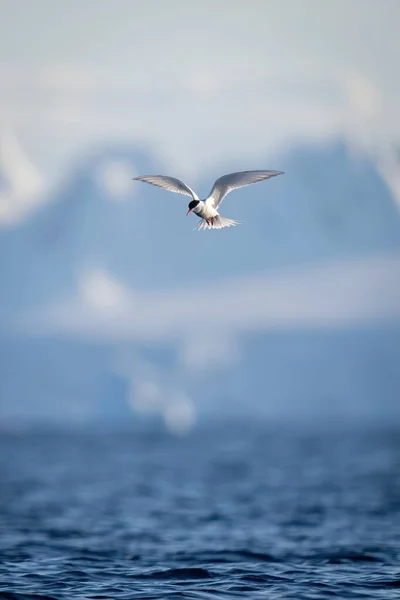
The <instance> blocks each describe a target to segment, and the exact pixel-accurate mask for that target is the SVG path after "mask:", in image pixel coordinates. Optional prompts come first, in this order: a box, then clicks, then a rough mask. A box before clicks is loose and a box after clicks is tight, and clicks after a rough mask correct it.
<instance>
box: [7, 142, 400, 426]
mask: <svg viewBox="0 0 400 600" xmlns="http://www.w3.org/2000/svg"><path fill="white" fill-rule="evenodd" d="M235 167H237V165H235ZM247 168H272V169H281V170H283V171H285V175H284V176H282V177H279V178H276V179H274V180H271V181H269V182H265V183H261V184H258V185H255V186H250V187H249V188H245V189H243V190H241V191H240V192H236V193H232V195H231V196H229V197H228V198H227V199H226V200H225V201H224V203H223V205H222V208H221V212H222V214H224V215H226V216H228V217H232V218H235V219H238V220H239V221H242V223H243V225H241V226H239V227H237V228H234V229H230V230H224V231H222V232H193V231H192V229H193V227H194V225H195V223H196V221H195V217H192V216H191V217H190V218H188V219H186V218H185V212H186V198H183V197H180V196H176V195H172V194H168V193H167V192H164V191H162V190H158V189H156V188H152V187H151V186H147V185H144V184H139V183H136V182H132V181H131V178H132V177H134V176H135V175H136V174H140V173H142V174H143V173H149V172H163V171H164V169H163V167H162V165H161V164H160V163H159V162H158V161H157V160H156V159H155V158H154V157H152V156H151V155H150V154H146V153H145V152H143V151H142V150H140V149H138V148H135V147H133V148H130V147H124V148H107V149H104V150H103V151H99V152H97V153H95V154H93V155H91V156H89V157H87V158H86V159H85V160H84V161H82V162H81V163H80V164H79V165H77V166H75V168H73V169H72V170H71V172H70V173H69V175H68V176H67V178H66V179H65V181H64V182H63V185H62V186H61V187H60V188H59V189H57V190H54V191H53V197H50V198H49V199H48V202H47V203H46V204H44V205H41V206H40V207H39V208H38V209H37V210H36V212H33V213H32V214H30V215H28V216H27V217H26V218H25V219H23V220H21V221H19V222H18V223H16V224H15V225H14V226H11V227H7V228H3V229H0V277H1V286H0V310H1V314H2V315H3V319H2V321H3V324H4V323H7V322H14V323H18V319H19V316H20V315H23V314H26V312H27V311H31V312H33V313H35V312H36V313H37V312H38V311H39V312H40V311H42V313H43V312H44V313H45V312H46V310H47V308H48V307H54V306H56V305H57V304H62V303H63V302H65V300H66V299H71V298H74V297H75V296H76V295H77V294H78V293H79V289H80V285H81V282H82V277H83V276H84V274H85V273H86V272H88V271H90V270H93V269H103V270H104V271H106V272H107V273H110V274H112V276H113V277H115V278H116V280H117V281H119V282H121V284H122V285H123V286H124V288H126V289H128V290H132V292H135V291H138V290H140V291H148V292H152V293H155V292H156V291H157V290H160V291H161V290H165V289H173V288H177V287H179V288H182V287H185V286H187V285H191V284H193V283H194V282H196V283H197V284H199V283H203V284H204V286H205V287H206V286H208V285H213V284H215V283H216V282H219V281H221V279H224V280H225V279H229V278H230V277H233V276H246V275H248V274H258V273H270V272H274V271H275V272H276V271H278V272H279V269H281V268H283V267H287V266H293V267H294V266H298V265H302V264H305V263H309V262H316V263H321V264H324V262H325V261H328V262H329V261H332V260H342V259H343V260H346V259H354V258H356V257H362V256H368V255H370V254H374V253H377V252H381V251H382V252H383V251H397V250H399V251H400V216H399V213H398V209H397V208H396V205H395V203H394V202H393V200H392V197H391V195H390V192H389V190H388V188H387V186H386V185H385V182H384V181H383V180H382V179H381V177H380V176H379V174H378V173H377V171H376V169H375V167H374V165H373V164H372V163H371V162H370V161H368V160H367V159H360V158H358V159H356V158H354V157H353V156H352V155H351V154H349V153H348V152H347V150H346V147H345V146H344V145H341V144H336V145H332V146H327V147H307V148H297V149H294V150H293V151H292V152H290V153H289V154H288V155H287V156H286V157H284V159H283V160H280V161H279V164H269V163H268V164H257V165H248V164H244V165H243V169H247ZM229 170H233V169H231V168H230V167H229V166H227V167H226V169H224V170H223V171H226V172H227V171H229ZM221 174H222V172H220V171H219V172H215V173H207V174H205V176H204V177H202V179H201V180H200V181H198V182H191V181H188V183H189V185H191V186H192V187H194V188H195V189H196V191H197V192H198V193H199V195H200V196H205V195H206V194H207V192H208V191H209V189H210V187H211V185H212V183H213V179H214V178H215V177H217V176H218V175H221ZM175 175H176V176H177V177H179V176H180V174H179V173H176V174H175ZM232 302H235V298H232ZM193 324H194V326H198V327H201V323H200V324H197V325H196V315H194V316H193ZM5 329H6V328H4V327H3V330H4V333H3V336H2V338H1V339H0V351H1V355H2V361H1V367H0V368H1V378H0V379H1V384H0V416H3V418H7V419H12V418H17V417H21V416H24V415H25V416H28V417H29V418H33V417H34V416H36V417H37V418H44V417H45V416H48V417H50V418H53V417H54V418H56V417H61V418H66V417H68V416H70V417H74V418H82V419H87V418H92V417H94V416H101V415H103V416H105V415H111V414H115V416H116V417H117V416H118V415H119V416H120V417H121V418H125V416H126V414H128V412H129V409H128V408H127V407H128V406H129V402H131V401H132V402H133V404H135V400H134V399H133V400H132V395H134V394H135V391H134V389H135V381H131V380H129V381H127V379H126V377H125V376H124V373H122V375H121V373H120V372H119V371H118V369H116V368H115V357H116V355H118V356H119V355H120V354H121V352H122V354H124V353H125V354H126V352H125V351H126V345H127V342H126V341H121V340H120V341H118V340H115V339H114V340H112V341H111V340H110V341H109V342H107V341H104V340H103V341H102V342H101V343H94V342H93V340H84V339H74V340H70V341H66V340H64V339H60V337H59V336H58V335H57V334H54V335H51V334H49V333H48V332H47V333H46V334H44V333H43V334H40V331H39V332H36V336H35V338H28V337H27V336H24V335H23V334H22V335H21V331H19V332H18V335H17V334H16V333H13V331H12V329H11V330H10V329H8V330H7V333H5ZM235 343H236V344H237V345H238V347H239V352H238V355H239V358H238V360H237V361H236V362H235V361H232V362H231V363H228V364H227V365H226V366H225V367H224V369H222V370H221V371H220V372H219V374H215V373H214V372H213V373H212V375H211V377H212V379H211V383H210V379H209V376H207V377H206V378H205V379H203V380H202V379H201V378H200V379H199V378H198V377H197V378H196V377H195V376H194V375H193V373H189V372H187V373H186V372H183V371H182V372H180V371H179V369H177V362H176V353H177V348H176V340H174V339H173V338H171V339H167V340H165V341H164V342H163V344H164V351H162V352H160V351H157V348H158V349H160V347H161V346H160V341H159V340H158V341H154V343H153V344H152V343H148V344H147V345H146V344H143V343H142V342H138V341H132V342H131V343H130V344H128V346H129V347H128V355H129V353H134V354H135V356H136V358H135V361H136V363H137V364H138V365H141V364H142V363H145V364H148V363H151V365H153V367H154V369H153V371H152V375H149V377H150V379H152V378H153V379H154V377H156V378H157V377H159V375H160V372H162V373H163V376H162V377H161V380H162V382H164V383H161V384H160V385H165V386H168V385H171V386H172V388H174V389H175V387H176V386H177V387H178V388H179V389H180V388H182V389H184V390H185V393H187V394H190V395H191V396H192V397H193V398H194V400H195V402H196V403H197V404H199V403H200V404H201V409H200V410H204V411H205V412H207V411H208V412H211V411H215V409H216V406H219V407H220V408H221V410H226V409H227V407H228V406H230V407H233V406H235V407H236V409H237V410H238V411H239V412H240V411H241V410H242V411H246V410H252V411H253V410H261V412H265V413H266V414H268V411H270V412H271V411H272V412H279V411H280V410H281V411H283V412H290V411H292V409H293V407H296V411H293V412H300V413H301V411H302V407H304V410H306V408H305V407H306V406H307V407H308V409H307V410H308V411H309V412H310V411H311V413H315V412H318V410H319V409H318V407H320V408H321V406H324V403H327V404H326V405H325V407H327V406H328V404H329V406H330V409H331V410H333V409H334V408H335V407H336V409H337V410H341V411H344V412H346V411H350V412H353V413H355V414H357V410H364V412H368V411H369V412H371V414H373V413H374V411H375V412H377V413H379V411H380V410H381V409H382V410H383V408H385V410H384V412H385V411H386V412H387V411H389V412H390V411H393V410H394V408H396V407H395V406H394V405H395V404H396V403H395V401H394V398H396V397H397V396H398V394H399V392H400V375H399V372H400V369H398V368H397V366H398V358H399V356H400V337H399V335H398V334H397V333H396V331H393V330H392V331H388V330H384V329H379V330H376V328H375V329H374V330H372V329H371V330H370V331H369V332H365V331H364V332H360V331H356V330H352V329H351V327H350V328H349V330H347V331H342V332H335V333H333V332H331V333H329V332H324V333H321V332H314V333H313V332H310V331H303V332H290V331H287V332H286V333H280V332H275V333H274V334H273V336H271V335H270V334H266V333H262V332H260V333H258V334H254V332H253V333H251V334H250V333H249V334H248V335H247V336H246V337H243V336H242V337H240V338H239V339H237V340H236V341H235ZM149 352H150V358H149ZM138 357H139V358H138ZM136 363H135V364H136ZM153 367H152V368H153ZM142 372H143V369H142V368H141V367H140V366H136V367H135V368H134V369H132V373H133V375H132V377H133V380H135V377H136V378H138V379H140V377H142ZM168 373H169V375H168ZM124 377H125V378H124ZM172 379H173V383H172V384H171V380H172ZM166 381H169V383H168V384H167V383H165V382H166ZM224 398H225V400H224ZM321 403H322V404H321ZM357 407H359V408H357ZM360 407H364V408H363V409H362V408H360ZM368 407H369V408H368ZM367 408H368V410H367ZM321 411H322V412H323V411H324V409H322V408H321ZM328 412H329V411H328Z"/></svg>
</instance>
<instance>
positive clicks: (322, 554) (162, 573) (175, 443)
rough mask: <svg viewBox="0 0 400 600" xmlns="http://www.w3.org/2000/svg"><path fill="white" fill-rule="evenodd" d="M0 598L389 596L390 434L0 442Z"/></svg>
mask: <svg viewBox="0 0 400 600" xmlns="http://www.w3.org/2000/svg"><path fill="white" fill-rule="evenodd" d="M0 485H1V487H0V599H8V600H13V599H16V600H25V599H29V600H35V599H37V600H40V599H45V598H46V599H53V598H54V599H58V598H59V599H67V598H68V599H70V598H71V599H72V598H90V599H99V600H100V599H115V600H120V599H121V600H122V599H124V600H128V599H131V598H132V599H139V598H142V599H152V598H154V599H156V598H157V599H159V598H168V599H170V600H172V599H175V598H176V599H181V598H193V599H197V600H198V599H201V598H204V599H219V598H221V599H222V598H232V599H234V598H246V599H249V598H271V599H278V598H279V599H282V598H285V599H293V600H302V599H304V600H305V599H307V600H311V599H312V600H316V599H325V598H326V599H332V598H351V599H357V598H360V599H361V598H363V599H365V598H372V599H375V600H377V599H379V598H382V599H384V600H390V599H392V598H393V599H394V598H399V597H400V429H399V428H396V427H390V428H384V427H378V426H376V427H375V428H373V427H369V428H366V427H364V428H362V427H360V426H354V427H343V428H335V429H329V428H328V427H327V426H326V425H325V426H324V427H323V428H320V429H318V427H317V426H316V425H315V426H313V427H309V428H306V427H302V428H296V427H285V426H282V425H279V424H276V423H275V424H271V423H267V422H251V423H250V422H246V423H244V422H243V423H240V422H235V423H231V422H219V423H214V424H213V425H209V426H206V425H202V426H199V427H198V428H196V429H195V430H194V431H193V432H192V433H191V434H190V435H187V436H185V437H173V436H172V435H170V434H168V433H166V432H164V431H162V430H159V429H158V428H154V429H153V428H151V429H148V430H146V429H143V428H138V429H134V428H132V430H129V429H128V428H127V429H123V430H122V429H121V430H117V429H113V430H111V429H110V430H107V429H104V428H103V429H101V430H100V429H99V430H97V431H96V430H85V429H84V428H83V427H79V428H76V430H75V431H59V430H58V431H49V430H41V431H39V430H38V431H29V430H21V431H19V432H18V431H14V432H8V433H4V432H3V433H2V434H1V435H0Z"/></svg>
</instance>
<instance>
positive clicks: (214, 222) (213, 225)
mask: <svg viewBox="0 0 400 600" xmlns="http://www.w3.org/2000/svg"><path fill="white" fill-rule="evenodd" d="M235 225H240V223H239V221H234V220H233V219H228V218H227V217H222V216H221V215H217V216H216V217H213V218H212V219H201V221H200V223H198V224H197V225H196V227H195V229H198V230H200V229H223V228H224V227H234V226H235Z"/></svg>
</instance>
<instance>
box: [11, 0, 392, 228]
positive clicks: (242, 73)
mask: <svg viewBox="0 0 400 600" xmlns="http://www.w3.org/2000/svg"><path fill="white" fill-rule="evenodd" d="M22 7H23V10H22ZM0 14H1V19H0V115H1V117H0V134H1V135H2V136H3V138H5V142H4V144H5V145H6V148H8V146H7V144H9V143H13V142H9V141H8V140H9V139H10V136H15V137H16V138H17V140H18V143H19V144H21V146H22V148H23V152H24V154H25V155H26V156H27V157H28V158H29V160H30V161H31V162H32V167H33V168H32V169H31V172H30V177H29V178H28V180H29V181H32V189H33V190H37V191H40V192H42V191H43V189H44V188H46V186H50V185H52V184H53V183H54V182H56V181H58V180H60V179H62V177H63V175H64V172H65V169H66V168H67V167H68V166H69V165H70V164H71V163H72V162H73V161H74V160H76V159H77V157H79V156H81V155H82V154H84V153H85V152H87V151H88V150H90V149H91V148H93V147H96V146H97V145H99V144H104V143H107V142H110V141H112V142H117V141H132V140H135V141H139V142H140V143H143V144H147V145H149V146H150V147H151V148H152V150H154V151H155V152H156V153H157V155H158V156H159V157H160V158H161V159H162V161H163V164H165V168H166V169H167V168H168V169H173V170H174V171H175V172H177V173H179V174H181V176H182V178H185V177H186V178H190V180H191V181H193V182H194V183H195V182H196V179H197V178H198V177H199V173H200V171H201V170H205V169H212V168H215V166H216V165H218V166H220V167H221V168H223V167H225V165H226V166H227V167H232V168H236V167H237V166H239V165H242V164H243V162H246V165H245V167H244V168H251V165H252V164H255V162H256V161H257V160H259V157H260V154H261V153H263V155H264V156H265V157H266V158H267V159H269V160H270V161H271V162H273V163H274V164H273V165H272V167H271V168H278V167H277V166H276V165H277V164H278V163H279V156H280V154H281V153H282V152H284V151H285V149H286V148H287V147H288V146H289V145H293V144H294V143H296V142H303V141H306V140H309V139H312V140H321V141H324V140H326V139H331V138H335V137H341V138H346V139H348V140H349V143H351V144H353V145H354V147H355V148H358V149H360V148H361V149H362V151H368V152H372V153H374V154H375V155H376V156H377V161H378V162H380V164H382V165H384V166H383V167H382V169H383V170H384V171H385V176H386V177H387V178H388V180H390V185H392V186H393V188H395V189H396V191H397V193H398V195H399V197H400V182H399V176H398V174H397V169H396V168H395V165H394V164H393V163H394V159H393V151H392V145H393V144H396V143H398V140H399V137H400V119H399V117H398V106H399V103H400V80H399V78H398V77H397V76H396V73H397V68H398V56H399V42H398V22H399V17H400V4H399V3H398V1H397V0H384V1H382V0H352V1H351V2H348V1H347V0H324V1H323V2H321V1H320V0H281V1H280V2H275V1H270V0H251V1H249V2H246V3H244V2H242V1H241V0H216V1H215V0H212V1H208V0H205V1H204V2H201V3H195V2H184V1H182V0H181V1H177V0H168V1H165V2H164V1H163V0H154V1H152V2H143V1H136V0H83V1H77V0H71V2H69V3H68V5H66V4H64V3H62V2H54V1H53V0H36V1H35V2H24V0H0ZM244 157H245V158H244ZM278 166H279V165H278ZM27 187H29V184H27ZM25 200H26V198H24V200H23V201H21V203H24V202H25ZM9 204H11V205H12V204H13V203H9ZM14 204H15V203H14ZM25 204H26V205H27V206H29V201H27V202H25ZM32 204H34V202H33V203H32ZM15 210H17V209H15ZM12 211H13V208H12V206H9V207H7V208H6V209H2V210H1V209H0V213H1V214H0V219H2V220H3V221H6V220H7V218H8V217H7V213H10V214H11V212H12ZM20 212H23V210H22V211H20ZM2 215H4V216H3V217H2ZM10 218H11V219H12V218H14V217H12V216H10Z"/></svg>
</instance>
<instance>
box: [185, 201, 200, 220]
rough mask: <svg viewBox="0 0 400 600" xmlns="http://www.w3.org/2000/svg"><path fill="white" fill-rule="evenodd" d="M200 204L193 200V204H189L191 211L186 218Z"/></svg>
mask: <svg viewBox="0 0 400 600" xmlns="http://www.w3.org/2000/svg"><path fill="white" fill-rule="evenodd" d="M198 203H199V200H192V201H191V202H189V204H188V207H189V210H188V211H187V213H186V216H188V214H189V213H191V212H192V210H194V209H195V208H196V206H197V205H198Z"/></svg>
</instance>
